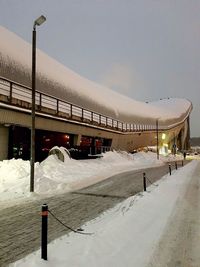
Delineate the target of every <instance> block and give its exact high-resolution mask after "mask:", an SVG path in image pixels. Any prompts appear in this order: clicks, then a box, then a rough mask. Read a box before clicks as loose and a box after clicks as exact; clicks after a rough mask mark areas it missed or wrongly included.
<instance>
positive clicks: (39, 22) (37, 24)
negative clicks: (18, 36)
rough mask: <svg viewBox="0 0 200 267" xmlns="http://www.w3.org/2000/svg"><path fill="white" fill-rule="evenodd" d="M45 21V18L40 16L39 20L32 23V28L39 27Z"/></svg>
mask: <svg viewBox="0 0 200 267" xmlns="http://www.w3.org/2000/svg"><path fill="white" fill-rule="evenodd" d="M45 21H46V18H45V16H43V15H41V16H40V17H39V18H37V19H36V20H35V21H34V27H35V26H40V25H41V24H42V23H44V22H45Z"/></svg>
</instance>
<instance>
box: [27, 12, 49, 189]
mask: <svg viewBox="0 0 200 267" xmlns="http://www.w3.org/2000/svg"><path fill="white" fill-rule="evenodd" d="M45 20H46V18H45V16H43V15H42V16H40V17H39V18H37V19H36V20H35V21H34V24H33V35H32V115H31V119H32V124H31V160H30V165H31V169H30V192H34V164H35V83H36V26H40V25H41V24H42V23H44V22H45Z"/></svg>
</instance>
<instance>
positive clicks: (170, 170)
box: [169, 164, 172, 175]
mask: <svg viewBox="0 0 200 267" xmlns="http://www.w3.org/2000/svg"><path fill="white" fill-rule="evenodd" d="M169 174H170V175H172V168H171V164H169Z"/></svg>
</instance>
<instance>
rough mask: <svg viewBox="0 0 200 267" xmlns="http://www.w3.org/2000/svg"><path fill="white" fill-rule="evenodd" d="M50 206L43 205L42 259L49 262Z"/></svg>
mask: <svg viewBox="0 0 200 267" xmlns="http://www.w3.org/2000/svg"><path fill="white" fill-rule="evenodd" d="M47 235H48V206H47V204H43V205H42V233H41V258H42V259H43V260H47V240H48V236H47Z"/></svg>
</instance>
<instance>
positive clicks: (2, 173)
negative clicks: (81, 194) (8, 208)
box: [0, 151, 164, 207]
mask: <svg viewBox="0 0 200 267" xmlns="http://www.w3.org/2000/svg"><path fill="white" fill-rule="evenodd" d="M163 161H164V158H162V159H161V160H159V161H158V160H157V158H156V154H155V153H152V152H148V153H145V152H140V153H136V154H129V153H127V152H123V151H121V152H116V151H113V152H106V153H104V154H103V157H102V158H99V159H93V160H74V159H69V157H67V158H66V159H65V162H62V161H60V160H59V159H58V157H57V156H56V155H50V156H49V157H48V158H47V159H45V160H44V161H43V162H41V163H40V164H39V163H36V164H35V193H34V197H43V196H47V195H48V196H50V195H52V194H60V193H63V192H67V191H70V190H76V189H79V188H82V187H85V186H88V185H91V184H93V183H96V182H98V181H101V180H103V179H106V178H108V177H109V176H112V175H114V174H117V173H119V172H123V171H129V170H134V169H139V168H144V167H152V166H159V165H161V164H163ZM29 175H30V162H29V161H23V160H21V159H12V160H4V161H0V200H1V204H2V207H3V206H4V205H3V201H9V203H10V204H11V203H12V202H13V203H15V202H16V200H23V199H24V198H28V197H33V194H30V193H29V188H30V187H29V186H30V185H29V184H30V176H29Z"/></svg>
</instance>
